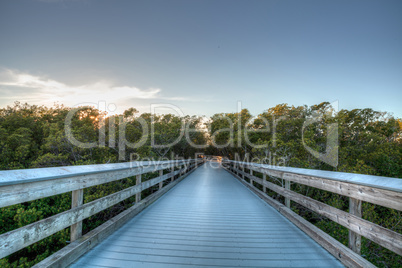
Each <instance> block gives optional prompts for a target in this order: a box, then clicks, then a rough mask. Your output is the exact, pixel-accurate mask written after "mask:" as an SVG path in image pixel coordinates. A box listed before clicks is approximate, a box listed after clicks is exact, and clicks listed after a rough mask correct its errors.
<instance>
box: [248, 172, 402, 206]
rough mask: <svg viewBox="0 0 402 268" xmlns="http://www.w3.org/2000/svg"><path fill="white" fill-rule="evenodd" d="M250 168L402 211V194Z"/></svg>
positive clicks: (347, 183)
mask: <svg viewBox="0 0 402 268" xmlns="http://www.w3.org/2000/svg"><path fill="white" fill-rule="evenodd" d="M249 168H251V169H253V170H255V171H258V172H261V173H263V174H264V173H265V174H267V175H270V176H274V177H278V178H282V179H284V180H289V181H291V182H295V183H300V184H303V185H307V186H310V187H314V188H317V189H321V190H325V191H329V192H333V193H336V194H340V195H344V196H347V197H352V198H355V199H359V200H362V201H365V202H369V203H372V204H376V205H380V206H384V207H388V208H393V209H396V210H400V211H402V193H400V192H397V191H390V190H386V189H379V188H373V187H369V186H365V185H358V184H353V183H349V182H343V181H337V180H330V179H324V178H319V177H313V176H307V175H300V174H294V173H285V172H280V171H276V170H268V169H266V168H261V167H256V166H253V165H249Z"/></svg>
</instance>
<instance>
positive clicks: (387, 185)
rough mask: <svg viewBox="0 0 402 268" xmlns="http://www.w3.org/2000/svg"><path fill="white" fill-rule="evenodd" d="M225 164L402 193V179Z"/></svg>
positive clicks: (269, 166) (258, 165) (271, 166)
mask: <svg viewBox="0 0 402 268" xmlns="http://www.w3.org/2000/svg"><path fill="white" fill-rule="evenodd" d="M223 162H232V163H237V164H247V165H250V166H254V167H257V168H263V169H268V170H274V171H279V172H284V173H292V174H298V175H305V176H312V177H316V178H322V179H328V180H334V181H341V182H347V183H353V184H358V185H363V186H369V187H373V188H379V189H384V190H390V191H394V192H402V179H398V178H390V177H382V176H375V175H364V174H356V173H346V172H337V171H327V170H317V169H306V168H294V167H281V166H273V165H267V164H257V163H250V162H241V161H233V160H223Z"/></svg>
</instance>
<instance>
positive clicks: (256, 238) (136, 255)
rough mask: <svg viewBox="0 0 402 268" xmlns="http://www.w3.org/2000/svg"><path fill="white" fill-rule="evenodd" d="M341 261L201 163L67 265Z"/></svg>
mask: <svg viewBox="0 0 402 268" xmlns="http://www.w3.org/2000/svg"><path fill="white" fill-rule="evenodd" d="M189 266H191V267H197V266H199V267H343V266H342V265H341V264H340V263H339V262H338V261H337V260H336V259H335V258H334V257H333V256H332V255H330V254H329V253H328V252H327V251H325V250H324V249H323V248H321V247H320V246H319V245H318V244H317V243H315V242H314V241H313V240H312V239H311V238H310V237H308V236H307V235H306V234H304V233H303V232H302V231H300V230H299V229H298V228H297V227H295V226H294V225H293V224H292V223H291V222H289V221H288V220H287V219H286V218H284V217H283V216H281V215H280V214H279V213H278V212H277V211H276V210H274V209H273V208H271V207H270V206H269V205H267V204H266V203H264V202H263V201H262V200H260V199H259V198H258V197H257V196H256V195H255V194H254V193H252V192H251V191H250V190H248V189H247V188H246V187H244V186H243V185H242V184H241V183H240V182H239V181H238V180H237V179H236V178H234V177H233V176H232V175H231V174H229V173H228V172H226V171H225V170H224V169H222V168H219V169H214V168H211V167H210V165H209V164H208V163H207V164H205V165H204V166H202V167H200V168H198V169H197V170H196V171H195V172H193V173H192V174H190V175H189V176H188V177H187V178H186V179H185V180H183V181H182V182H181V183H179V184H178V185H177V186H176V187H175V188H173V189H172V190H171V191H169V192H168V193H167V194H165V195H164V196H163V197H162V198H160V199H159V200H158V201H157V202H155V203H154V204H152V205H151V206H149V207H148V208H147V209H145V210H144V211H143V212H141V213H140V214H139V215H137V216H136V217H135V218H133V219H132V220H130V221H129V222H128V223H127V224H126V225H124V226H123V227H122V228H120V229H119V230H118V231H117V232H115V233H114V234H113V235H111V236H110V237H109V238H107V239H106V240H104V241H103V242H102V243H101V244H99V245H98V246H97V247H95V248H94V249H92V250H91V251H89V252H88V253H87V254H86V255H84V256H83V257H81V258H80V259H79V260H78V261H76V262H75V263H74V264H72V266H71V267H189Z"/></svg>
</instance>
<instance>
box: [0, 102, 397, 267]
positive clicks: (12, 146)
mask: <svg viewBox="0 0 402 268" xmlns="http://www.w3.org/2000/svg"><path fill="white" fill-rule="evenodd" d="M72 111H73V109H72V108H69V107H64V106H54V107H50V108H48V107H44V106H35V105H32V106H31V105H28V104H20V103H16V104H15V105H14V106H13V107H7V108H4V109H0V169H1V170H10V169H25V168H40V167H53V166H68V165H86V164H100V163H112V162H119V161H128V160H130V158H131V159H133V160H135V159H138V158H149V159H161V158H174V157H176V156H180V157H184V158H189V157H191V158H193V157H194V155H195V154H196V153H199V152H205V153H206V154H210V155H223V156H227V157H229V158H231V159H236V158H237V159H238V160H244V159H245V158H246V157H248V158H249V159H250V160H253V161H255V162H269V163H271V164H279V165H286V166H293V167H301V168H312V169H323V170H332V171H342V172H355V173H361V174H372V175H379V176H388V177H396V178H402V146H401V142H402V121H401V119H398V118H394V117H392V116H389V115H387V114H386V113H381V112H376V111H373V110H372V109H354V110H350V111H349V110H341V111H339V112H337V113H333V112H332V110H331V106H330V105H329V103H321V104H319V105H314V106H311V107H307V106H299V107H294V106H289V105H287V104H280V105H277V106H275V107H272V108H270V109H268V110H266V111H265V112H264V113H261V114H260V115H258V116H256V117H253V116H252V115H251V114H250V113H249V112H248V110H246V109H244V110H242V111H240V112H239V113H229V114H216V115H214V116H212V117H211V118H210V121H209V122H208V123H209V129H208V132H204V131H203V130H204V129H205V125H204V123H203V121H202V118H200V117H196V116H193V117H190V116H186V117H184V118H181V117H178V116H175V115H170V114H169V115H159V116H157V115H151V114H148V113H144V114H139V113H138V112H137V110H135V109H134V108H131V109H128V110H126V111H125V112H124V113H123V114H122V115H119V116H109V117H107V116H106V115H105V114H104V113H102V112H101V111H99V110H97V109H95V108H92V107H83V108H80V109H79V110H78V111H74V112H73V117H72V121H71V133H72V135H73V136H74V138H75V139H76V140H78V141H80V142H82V143H87V144H89V143H96V144H95V146H88V147H89V148H83V147H79V146H76V145H74V144H73V143H71V142H70V140H69V136H68V135H67V134H66V131H65V119H66V117H67V115H68V114H69V112H72ZM311 118H316V120H315V121H314V123H312V124H309V125H308V126H305V127H303V125H304V123H305V122H306V121H307V120H310V119H311ZM183 122H184V124H183ZM331 124H337V126H338V135H337V137H338V142H339V147H337V149H338V152H339V157H338V165H335V166H333V165H330V164H328V163H324V162H322V161H320V160H319V159H317V158H316V157H314V156H313V155H312V154H311V153H309V152H308V151H307V150H306V146H308V147H309V148H311V149H312V150H315V151H317V152H319V153H322V154H324V153H325V152H326V150H328V149H329V148H328V144H327V134H328V133H329V132H330V131H329V128H327V126H329V125H331ZM184 125H187V126H188V127H189V128H191V129H194V130H196V131H191V132H188V137H186V135H184V136H183V137H181V136H180V135H181V133H182V130H183V126H184ZM144 129H148V130H151V129H153V130H154V135H153V136H151V135H149V136H148V137H146V138H145V139H144V138H143V133H144ZM245 129H246V130H247V132H246V133H245V132H244V130H245ZM170 143H174V145H172V146H169V147H166V148H163V147H161V146H153V145H161V144H170ZM205 144H210V145H209V146H208V147H207V148H205V149H202V146H201V145H205ZM194 145H200V146H201V147H199V148H195V146H194ZM305 145H306V146H305ZM204 147H205V146H204ZM152 176H156V174H150V175H149V178H151V177H152ZM134 182H135V180H133V179H132V178H127V179H125V180H122V181H120V182H118V183H108V184H105V185H100V186H96V187H93V188H91V189H88V190H86V192H85V202H90V201H92V200H94V199H97V198H100V197H102V196H105V195H108V194H110V193H113V192H116V191H119V190H121V189H123V188H126V187H128V186H130V185H132V184H133V183H134ZM292 189H293V190H295V191H297V192H300V193H303V194H305V195H307V196H309V197H312V198H314V199H317V200H320V201H323V202H325V203H327V204H329V205H331V206H334V207H337V208H340V209H343V210H347V209H348V205H347V204H348V200H347V198H345V197H342V196H338V195H334V194H331V193H327V192H325V191H321V190H318V189H313V188H311V187H306V186H301V185H292ZM151 191H152V189H151ZM270 195H271V196H273V197H274V198H277V199H278V200H281V199H280V197H277V196H276V195H275V194H274V193H270ZM70 204H71V194H69V193H66V194H62V195H59V196H54V197H49V198H44V199H40V200H35V201H31V202H27V203H23V204H18V205H15V206H10V207H5V208H1V209H0V212H1V213H0V233H5V232H8V231H10V230H13V229H17V228H20V227H22V226H25V225H27V224H29V223H32V222H35V221H38V220H40V219H43V218H46V217H49V216H51V215H54V214H57V213H60V212H62V211H65V210H68V209H69V208H70ZM131 204H132V201H131V200H127V202H123V203H121V204H118V205H117V206H114V207H112V208H110V209H109V210H108V211H107V212H105V213H103V214H102V213H99V215H95V216H93V217H91V219H88V220H86V221H85V222H84V230H86V231H88V230H91V229H93V228H95V227H96V226H98V225H100V224H101V223H103V222H104V221H105V220H107V219H108V218H110V217H111V216H113V215H116V214H117V213H119V212H121V211H122V210H124V209H125V208H127V207H129V206H130V205H131ZM292 209H293V210H295V211H296V212H298V213H299V214H300V215H302V216H303V217H305V218H306V219H308V220H309V221H311V222H313V223H314V224H316V225H317V226H318V227H319V228H321V229H323V230H324V231H326V232H328V233H329V234H331V235H332V236H334V237H335V238H337V239H338V240H339V241H341V242H342V243H345V244H346V243H347V230H346V229H345V228H343V227H341V226H339V225H337V224H335V223H333V222H331V221H329V220H327V219H325V218H323V217H321V216H319V215H317V214H315V213H312V212H310V211H308V210H306V209H305V208H303V207H301V206H297V205H295V204H293V207H292ZM363 217H364V218H366V219H368V220H370V221H372V222H375V223H377V224H380V225H382V226H384V227H386V228H389V229H392V230H394V231H396V232H399V233H401V232H402V225H401V219H402V218H401V215H400V211H395V210H392V209H386V208H383V207H379V206H375V205H372V204H368V203H364V204H363ZM68 240H69V229H65V230H62V231H60V232H58V233H57V234H55V235H53V236H51V237H48V238H46V239H44V240H42V241H39V242H38V243H35V244H33V245H31V246H29V247H27V248H26V249H23V250H21V251H20V252H17V253H15V254H12V255H11V256H9V257H6V258H4V259H1V260H0V267H30V266H32V265H33V264H35V263H37V262H39V261H41V260H42V259H44V258H46V257H47V256H49V255H50V254H52V253H53V252H55V251H57V250H58V249H60V248H62V247H63V246H65V245H66V243H67V241H68ZM362 254H364V255H365V256H366V258H368V259H369V260H370V261H371V262H373V263H374V264H376V265H377V266H381V267H399V266H401V265H402V259H401V256H398V255H396V254H394V253H392V252H390V251H388V250H386V249H384V248H381V247H379V246H378V245H375V244H374V243H372V242H370V241H368V240H363V245H362Z"/></svg>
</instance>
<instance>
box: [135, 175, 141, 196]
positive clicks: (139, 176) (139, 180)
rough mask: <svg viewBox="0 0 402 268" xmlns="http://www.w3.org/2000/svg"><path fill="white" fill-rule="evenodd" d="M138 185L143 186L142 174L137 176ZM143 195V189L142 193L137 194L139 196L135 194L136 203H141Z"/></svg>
mask: <svg viewBox="0 0 402 268" xmlns="http://www.w3.org/2000/svg"><path fill="white" fill-rule="evenodd" d="M136 179H137V180H136V183H135V184H136V185H140V184H141V174H139V175H137V176H136ZM141 193H142V189H141V192H139V193H137V194H135V202H136V203H138V202H140V201H141Z"/></svg>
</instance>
